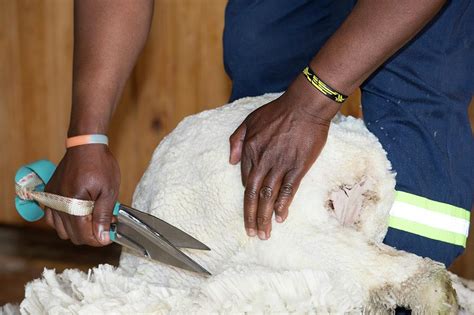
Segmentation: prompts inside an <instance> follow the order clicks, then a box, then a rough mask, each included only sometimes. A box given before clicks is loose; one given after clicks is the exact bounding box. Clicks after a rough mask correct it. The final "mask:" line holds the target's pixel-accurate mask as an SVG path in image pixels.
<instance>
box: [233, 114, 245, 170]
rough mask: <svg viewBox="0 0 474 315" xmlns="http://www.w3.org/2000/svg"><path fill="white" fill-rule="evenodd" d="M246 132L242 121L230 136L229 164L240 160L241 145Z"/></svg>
mask: <svg viewBox="0 0 474 315" xmlns="http://www.w3.org/2000/svg"><path fill="white" fill-rule="evenodd" d="M246 133H247V126H246V124H245V122H243V123H242V124H241V125H240V126H239V128H237V129H236V130H235V131H234V133H233V134H232V135H231V136H230V138H229V142H230V157H229V162H230V164H233V165H235V164H237V163H239V161H240V158H241V156H242V147H243V144H244V139H245V134H246Z"/></svg>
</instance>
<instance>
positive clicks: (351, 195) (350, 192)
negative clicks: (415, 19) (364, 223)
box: [328, 179, 367, 228]
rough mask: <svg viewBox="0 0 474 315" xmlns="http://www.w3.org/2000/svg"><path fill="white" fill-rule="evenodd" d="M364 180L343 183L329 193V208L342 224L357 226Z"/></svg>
mask: <svg viewBox="0 0 474 315" xmlns="http://www.w3.org/2000/svg"><path fill="white" fill-rule="evenodd" d="M365 184H366V180H365V179H362V180H361V181H359V182H357V183H354V184H343V185H340V186H339V187H337V188H336V189H334V190H332V191H331V192H330V193H329V201H328V204H329V209H330V210H331V212H332V213H333V215H334V216H335V217H336V218H337V220H338V221H339V222H340V223H341V224H342V225H343V226H353V227H356V228H357V227H358V226H359V225H360V224H359V223H360V219H361V213H362V205H363V201H364V199H365V194H364V193H365V192H366V191H367V189H366V188H365Z"/></svg>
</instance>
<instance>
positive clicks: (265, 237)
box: [258, 231, 267, 241]
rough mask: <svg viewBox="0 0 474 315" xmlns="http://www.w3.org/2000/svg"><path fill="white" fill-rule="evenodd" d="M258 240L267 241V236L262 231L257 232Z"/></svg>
mask: <svg viewBox="0 0 474 315" xmlns="http://www.w3.org/2000/svg"><path fill="white" fill-rule="evenodd" d="M258 238H259V239H261V240H262V241H264V240H266V239H267V235H266V234H265V232H263V231H258Z"/></svg>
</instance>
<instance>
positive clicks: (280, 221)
mask: <svg viewBox="0 0 474 315" xmlns="http://www.w3.org/2000/svg"><path fill="white" fill-rule="evenodd" d="M275 220H276V221H277V222H278V223H282V222H283V218H282V217H280V216H279V215H277V216H276V217H275Z"/></svg>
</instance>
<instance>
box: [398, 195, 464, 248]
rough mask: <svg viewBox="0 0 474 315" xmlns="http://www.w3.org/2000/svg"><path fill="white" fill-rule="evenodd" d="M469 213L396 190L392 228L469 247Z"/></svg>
mask: <svg viewBox="0 0 474 315" xmlns="http://www.w3.org/2000/svg"><path fill="white" fill-rule="evenodd" d="M469 218H470V213H469V211H466V210H464V209H462V208H458V207H455V206H453V205H450V204H446V203H442V202H438V201H433V200H429V199H427V198H424V197H420V196H417V195H413V194H409V193H406V192H402V191H397V194H396V199H395V202H394V203H393V206H392V209H391V210H390V219H389V226H390V227H392V228H395V229H398V230H402V231H406V232H409V233H413V234H417V235H420V236H424V237H427V238H431V239H434V240H438V241H442V242H446V243H450V244H455V245H459V246H463V247H466V239H467V235H468V233H469Z"/></svg>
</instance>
